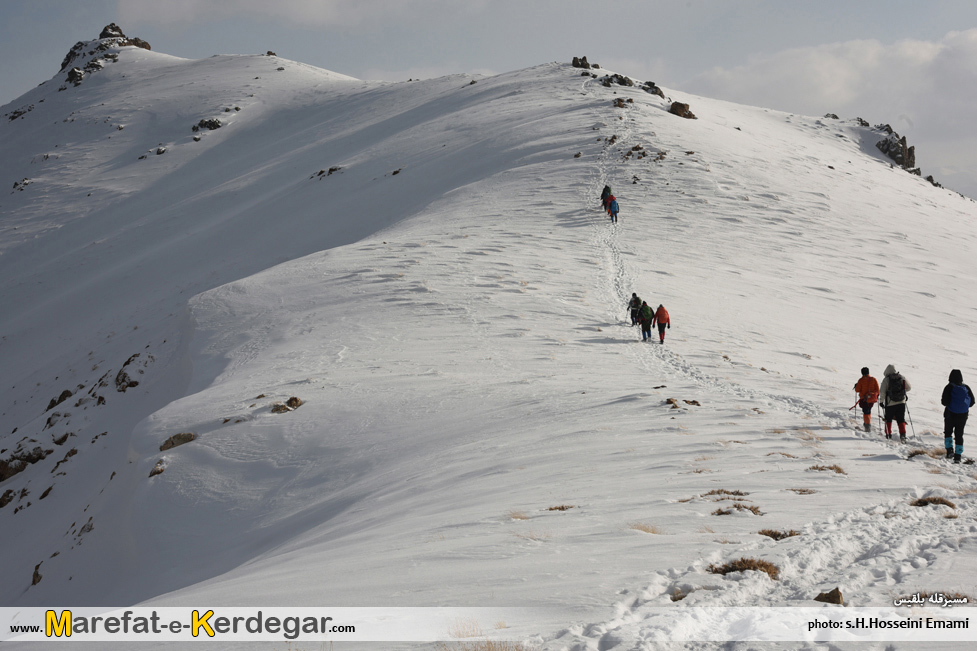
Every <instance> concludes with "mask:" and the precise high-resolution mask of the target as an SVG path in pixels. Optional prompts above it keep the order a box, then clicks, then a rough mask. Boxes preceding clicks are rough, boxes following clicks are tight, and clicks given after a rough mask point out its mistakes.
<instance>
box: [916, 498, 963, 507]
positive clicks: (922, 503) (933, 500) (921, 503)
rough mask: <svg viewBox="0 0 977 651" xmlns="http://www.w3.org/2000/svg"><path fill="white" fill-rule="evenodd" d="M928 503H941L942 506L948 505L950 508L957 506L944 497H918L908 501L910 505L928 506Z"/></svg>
mask: <svg viewBox="0 0 977 651" xmlns="http://www.w3.org/2000/svg"><path fill="white" fill-rule="evenodd" d="M930 504H942V505H943V506H949V507H950V508H951V509H955V508H957V505H956V504H954V503H953V502H951V501H950V500H948V499H946V498H945V497H920V498H919V499H915V500H913V501H912V502H910V503H909V505H910V506H929V505H930Z"/></svg>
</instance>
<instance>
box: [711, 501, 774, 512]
mask: <svg viewBox="0 0 977 651" xmlns="http://www.w3.org/2000/svg"><path fill="white" fill-rule="evenodd" d="M734 509H735V510H737V511H749V512H750V513H752V514H753V515H763V511H761V510H760V507H758V506H755V505H753V506H747V505H745V504H740V503H739V502H734V503H733V504H730V505H729V508H728V509H716V510H715V511H713V512H712V514H713V515H732V513H733V510H734Z"/></svg>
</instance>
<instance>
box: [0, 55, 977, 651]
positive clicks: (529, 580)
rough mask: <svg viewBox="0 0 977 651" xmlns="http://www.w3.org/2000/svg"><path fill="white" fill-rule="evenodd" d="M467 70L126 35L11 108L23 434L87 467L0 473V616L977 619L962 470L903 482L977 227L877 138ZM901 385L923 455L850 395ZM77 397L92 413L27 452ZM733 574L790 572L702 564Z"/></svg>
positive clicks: (955, 330) (916, 471)
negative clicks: (72, 608) (431, 613)
mask: <svg viewBox="0 0 977 651" xmlns="http://www.w3.org/2000/svg"><path fill="white" fill-rule="evenodd" d="M279 67H283V68H284V70H278V68H279ZM123 75H125V77H123ZM96 81H97V82H98V83H95V82H96ZM470 81H471V77H468V76H464V77H463V76H454V77H447V78H442V79H438V80H430V81H422V82H409V83H400V84H389V83H378V82H361V81H358V80H353V79H349V78H345V77H342V76H341V75H335V74H333V73H328V72H326V71H320V70H316V69H313V68H310V67H308V66H303V65H301V64H296V63H294V62H289V61H286V60H282V59H278V58H277V57H269V56H253V57H252V56H236V57H232V56H222V57H215V58H212V59H206V60H203V61H187V60H182V59H175V58H173V57H166V56H165V55H159V54H157V53H153V52H147V51H144V50H138V51H137V50H134V49H133V48H129V49H127V50H123V51H120V52H119V61H118V62H117V63H113V64H112V65H110V66H106V67H105V68H104V69H102V70H100V71H98V73H97V75H93V76H92V77H91V78H89V79H86V80H85V81H84V83H82V84H81V85H80V86H78V87H77V88H74V87H72V88H69V89H68V90H66V91H63V92H61V93H59V92H58V91H57V90H56V89H54V88H46V87H45V86H42V87H41V88H39V89H36V90H35V91H32V93H28V95H26V96H25V97H23V98H20V99H18V100H17V102H15V104H16V106H17V107H20V106H27V105H31V104H33V105H34V106H35V108H34V109H33V110H31V111H30V112H29V113H26V114H24V115H22V116H20V117H18V119H17V120H14V121H10V122H9V124H3V125H0V138H2V139H3V140H2V142H3V143H4V148H5V151H10V152H13V155H10V156H6V157H5V158H4V160H3V161H0V172H2V174H3V176H5V177H9V178H10V183H14V182H15V181H21V179H24V178H29V179H30V180H31V183H30V184H27V185H25V186H24V187H22V188H19V190H18V191H15V192H14V193H13V194H11V195H9V196H7V198H4V199H0V210H2V214H0V229H2V231H0V232H2V233H3V238H2V240H0V247H2V248H0V252H2V255H0V267H2V269H0V270H2V272H3V273H2V274H0V278H2V281H0V282H2V285H0V292H2V294H0V296H2V298H0V300H2V302H3V305H4V306H8V305H10V306H16V307H15V309H10V310H7V309H5V310H4V311H3V314H2V316H0V327H2V336H3V337H4V339H2V340H0V368H2V369H3V377H2V379H3V381H4V382H6V383H7V386H10V387H13V388H12V389H11V393H10V395H9V397H8V398H7V400H6V401H5V409H4V415H3V427H5V428H6V429H5V430H0V431H2V434H3V436H4V438H3V439H2V440H0V448H4V449H9V450H10V451H12V450H14V446H16V445H19V444H21V441H20V439H21V437H24V438H25V440H24V441H23V445H25V446H26V445H27V444H28V443H30V441H29V439H31V438H33V439H36V440H38V441H39V442H40V443H46V438H44V437H48V436H51V437H55V438H57V437H60V436H64V435H65V434H67V433H69V432H70V433H72V434H74V437H69V438H68V439H66V440H68V441H72V444H73V445H74V441H73V439H78V440H79V443H78V450H79V451H78V453H77V454H76V455H73V456H72V457H70V458H67V460H64V461H63V465H61V466H60V468H58V472H59V473H60V472H63V473H64V474H63V475H56V474H54V473H53V472H52V468H53V466H54V464H55V463H57V462H58V461H61V460H62V459H64V453H63V452H61V450H60V449H59V450H58V451H57V453H56V454H52V455H49V456H48V457H46V458H44V459H41V460H39V461H37V463H34V464H32V465H31V466H30V468H28V469H27V470H25V471H23V472H20V473H19V474H18V475H16V476H15V477H12V478H11V479H8V480H7V481H6V482H4V483H0V494H3V491H5V490H7V489H8V487H9V489H10V490H14V491H15V498H14V501H12V502H11V503H10V504H8V505H7V506H5V507H3V508H0V521H2V522H0V525H2V526H3V527H4V529H5V530H6V529H7V527H8V525H9V526H13V525H16V528H17V529H16V530H17V531H18V533H17V534H16V535H15V536H14V537H13V539H12V540H11V541H9V542H5V543H4V546H3V552H4V554H5V561H6V562H7V565H8V566H9V567H11V568H12V570H11V572H10V577H11V579H10V581H9V583H8V582H6V581H5V583H4V585H5V586H10V587H5V588H4V589H3V590H0V601H2V603H3V604H5V605H13V604H16V605H30V604H46V603H53V602H54V601H58V602H59V603H61V602H74V603H82V604H88V603H90V604H108V603H111V604H113V605H118V604H120V603H135V602H138V601H143V600H151V601H152V603H154V604H160V605H167V604H173V605H180V604H186V603H191V602H192V603H221V604H225V605H234V604H241V605H247V604H262V605H278V604H280V605H285V604H294V605H308V604H312V603H315V604H334V605H349V604H359V605H370V606H392V605H405V606H419V605H458V604H466V605H485V606H489V605H505V606H513V605H543V604H545V605H557V606H559V607H561V608H563V609H565V612H566V621H565V622H541V623H540V627H539V629H538V630H535V631H519V632H518V634H519V635H524V636H525V638H526V639H527V640H529V641H532V642H534V643H536V644H537V645H538V646H541V647H542V648H552V649H559V648H568V649H572V648H578V649H584V648H595V649H597V648H599V649H622V651H623V650H624V649H643V648H651V647H650V646H649V645H651V644H657V643H658V642H657V641H658V640H663V639H667V638H668V635H669V631H670V630H672V631H675V630H677V629H675V628H674V627H677V626H679V625H680V624H679V622H680V621H682V620H680V619H675V620H674V621H671V622H670V621H667V618H662V617H661V616H659V615H658V614H656V613H655V612H653V611H654V610H655V609H659V608H662V607H664V608H674V609H676V610H677V611H682V610H683V609H685V610H686V611H687V610H689V609H690V606H691V607H698V606H703V607H704V606H734V605H736V606H744V605H757V606H783V605H800V606H813V605H816V603H815V602H812V599H813V598H814V597H815V596H817V594H818V593H819V592H821V591H825V590H830V589H832V588H834V587H840V588H841V590H842V592H843V593H844V595H845V598H846V599H847V600H849V602H850V603H851V605H858V606H884V605H886V604H891V602H892V599H893V598H894V597H898V596H899V595H901V594H911V593H913V592H914V591H919V590H930V591H938V590H943V591H960V592H968V591H969V593H974V591H975V589H974V587H973V586H974V585H977V580H975V577H974V575H973V570H972V568H970V566H969V565H968V563H967V562H966V560H965V559H967V558H969V556H968V555H969V554H971V553H972V550H973V544H974V540H975V538H974V531H973V526H972V515H973V514H972V511H973V509H974V503H973V494H974V490H973V489H974V488H975V480H974V478H973V477H972V476H971V475H972V474H973V470H972V467H970V466H966V465H961V466H952V465H949V464H947V463H946V462H945V461H943V460H940V459H938V458H937V456H938V454H937V455H931V456H927V455H924V454H918V455H916V456H913V457H912V458H910V451H912V450H916V451H919V452H921V451H923V450H929V451H932V449H933V448H941V446H942V443H943V441H942V435H941V418H940V415H941V409H942V408H941V406H940V405H939V400H938V397H939V395H940V391H941V390H942V387H943V384H944V383H945V377H946V375H947V373H948V372H949V369H951V368H963V369H964V377H965V379H966V378H967V377H968V375H967V374H968V372H970V373H971V374H972V373H973V370H971V371H968V370H967V366H966V361H967V359H968V357H967V345H966V342H967V341H970V340H972V339H973V336H974V334H975V332H974V325H973V319H972V318H970V317H971V316H973V315H972V311H973V309H974V308H973V305H974V301H973V299H974V297H975V295H974V289H973V288H974V280H975V278H974V271H973V269H972V264H971V261H972V260H973V259H974V253H975V241H974V232H973V228H972V225H973V224H974V218H975V216H977V210H975V207H974V204H973V202H971V201H970V200H968V199H965V198H963V197H960V196H959V195H956V194H954V193H952V192H949V191H946V190H942V189H939V188H935V187H933V186H931V185H930V184H928V183H927V182H925V181H923V180H922V179H919V178H916V177H913V176H911V175H909V174H906V173H905V172H904V171H902V170H899V169H892V168H890V166H889V164H888V163H887V162H885V161H883V160H882V158H881V154H880V153H879V152H878V151H877V150H876V151H875V152H874V153H872V150H873V149H874V143H871V142H870V143H868V144H866V142H865V140H866V139H871V138H874V137H876V136H877V134H875V133H874V132H872V130H871V129H868V128H866V127H863V126H860V125H859V124H858V122H856V121H854V120H852V121H836V120H822V119H817V118H810V117H803V116H795V115H787V114H784V113H778V112H774V111H767V110H764V109H757V108H750V107H744V106H738V105H733V104H729V103H725V102H717V101H713V100H709V99H706V98H699V97H691V96H687V95H685V94H682V93H679V92H678V91H669V90H667V89H663V92H664V94H665V97H658V96H657V95H652V94H650V93H646V92H643V91H641V90H640V89H637V88H634V89H631V88H626V87H623V86H611V87H610V88H605V87H604V86H602V85H601V84H600V83H599V82H598V81H597V80H594V79H592V78H590V77H586V78H583V77H581V76H579V71H576V70H574V69H573V68H572V67H571V66H570V65H569V64H566V65H564V64H547V65H543V66H538V67H535V68H530V69H528V70H523V71H518V72H513V73H507V74H503V75H499V76H497V77H490V78H479V79H478V83H476V84H474V85H472V84H470V83H469V82H470ZM629 98H630V99H633V102H627V101H626V100H627V99H629ZM41 99H44V100H45V101H44V102H43V103H42V102H41V101H40V100H41ZM617 99H623V100H625V101H624V102H618V104H619V105H620V106H622V107H621V108H619V107H616V106H615V105H614V104H615V102H614V100H617ZM673 101H677V102H681V103H687V104H689V105H690V107H691V110H692V111H694V113H695V115H696V117H697V119H696V120H685V119H682V118H680V117H677V116H675V115H671V114H669V113H668V108H669V106H670V105H671V103H672V102H673ZM103 104H104V105H103ZM225 109H229V110H225ZM238 109H240V110H238ZM210 119H219V120H220V121H221V127H220V128H219V129H212V130H208V129H199V128H198V130H197V131H196V132H194V131H193V130H192V127H193V126H194V125H198V126H199V124H200V123H201V120H210ZM877 119H878V120H882V119H885V116H878V118H877ZM56 120H58V121H57V122H55V121H56ZM65 120H66V121H65ZM72 120H74V121H73V122H72ZM602 125H603V126H602ZM120 127H121V129H120ZM109 136H111V139H110V138H109ZM195 136H196V137H198V138H199V141H195V140H194V137H195ZM639 146H640V147H639ZM159 147H164V148H165V150H166V151H165V153H164V154H161V155H149V156H147V158H145V159H142V160H140V158H139V156H141V155H143V154H145V153H147V152H148V151H153V152H155V151H156V150H157V148H159ZM636 147H639V148H637V149H636ZM578 152H580V153H581V156H580V157H575V156H574V155H575V154H576V153H578ZM628 152H632V153H631V155H628ZM635 152H643V153H644V154H645V155H643V156H642V155H641V154H640V153H635ZM924 154H925V152H921V153H920V156H921V157H922V156H924ZM45 156H47V158H45ZM32 161H33V162H32ZM327 170H328V172H327ZM320 171H321V172H322V173H320ZM395 172H396V174H395ZM605 184H610V185H611V186H612V188H613V191H614V193H615V195H616V196H617V199H618V201H619V203H620V205H621V213H620V222H619V223H618V224H616V225H611V224H610V223H609V222H608V220H607V218H606V217H605V215H604V213H603V212H602V211H601V210H600V206H599V202H598V197H599V194H600V190H601V188H602V187H603V186H604V185H605ZM89 195H91V196H89ZM631 292H637V293H638V294H639V296H641V297H642V298H643V299H644V300H646V301H647V302H648V304H649V305H652V306H657V305H658V304H659V303H662V304H664V305H665V306H666V308H667V309H668V311H669V312H670V314H671V317H672V327H671V329H669V330H667V333H666V338H665V343H664V345H660V344H658V343H642V342H641V341H640V333H638V332H637V329H632V328H631V327H630V325H629V319H627V318H626V314H625V311H626V304H627V301H628V299H629V298H630V295H631ZM654 339H655V341H657V337H655V338H654ZM136 353H139V354H140V355H141V356H140V357H138V358H133V356H134V355H135V354H136ZM150 355H151V356H152V359H153V361H152V363H151V364H150V363H148V360H149V356H150ZM131 359H136V360H137V361H133V362H131V363H130V364H129V366H124V365H125V363H126V361H127V360H131ZM889 363H894V364H896V365H897V367H899V368H900V369H901V370H902V371H903V372H904V373H905V374H906V376H907V377H908V378H909V380H910V382H911V383H912V387H913V389H912V391H911V394H910V398H911V402H910V405H911V415H912V418H913V425H914V435H913V436H912V437H911V441H910V443H909V444H908V445H905V446H903V445H893V444H891V443H888V444H887V443H885V442H884V441H883V440H881V439H880V436H879V434H878V433H877V431H874V432H872V433H865V432H859V431H855V430H854V428H853V425H854V424H855V418H854V417H853V416H852V414H853V413H854V412H851V411H849V410H848V407H849V406H851V404H852V402H853V401H854V395H853V393H852V391H851V386H852V385H853V384H854V382H855V380H856V379H857V377H858V370H859V369H860V368H861V367H862V366H864V365H868V366H870V367H871V369H872V371H873V372H874V373H875V374H876V376H877V377H880V376H881V370H882V369H883V368H884V367H885V365H886V364H889ZM139 364H144V365H143V366H139ZM123 368H125V373H126V374H127V378H128V380H127V381H126V382H125V384H126V391H125V392H122V391H119V390H116V389H115V386H116V384H115V382H114V381H115V379H117V378H118V377H119V375H118V374H119V373H121V372H122V371H123ZM139 370H141V371H143V373H141V374H140V373H138V371H139ZM103 381H104V382H105V383H106V386H102V384H101V383H102V382H103ZM133 382H137V383H138V384H133ZM79 385H81V386H82V387H83V389H79V388H78V386H79ZM65 389H71V390H72V391H73V393H74V396H77V395H88V396H89V398H90V400H91V402H90V403H81V404H80V405H79V406H78V407H71V408H70V409H68V408H67V407H65V405H69V403H71V404H73V402H72V401H73V400H74V399H75V398H74V397H72V398H68V399H67V400H66V401H65V402H63V403H62V404H60V405H58V410H59V412H60V413H62V414H63V413H64V412H65V411H69V412H71V416H70V417H68V416H64V415H63V416H62V417H59V418H61V419H60V420H59V421H58V422H57V423H56V428H54V429H53V430H52V429H49V430H45V429H44V426H45V423H46V419H47V418H48V417H49V416H50V414H46V413H45V412H44V407H45V406H46V405H47V404H48V402H49V401H50V400H51V399H52V398H57V397H58V396H59V395H60V394H61V393H62V391H63V390H65ZM98 396H101V397H102V398H104V401H103V403H104V404H100V403H98V402H97V397H98ZM293 397H294V398H297V399H299V400H301V406H299V407H298V408H294V409H278V410H275V411H278V412H281V413H275V412H274V411H273V407H274V406H275V405H276V404H284V403H285V402H286V401H287V400H289V399H290V398H293ZM293 404H298V403H293ZM15 427H16V428H17V431H16V432H15V433H13V434H8V432H10V431H11V430H12V429H14V428H15ZM103 432H105V433H106V434H105V435H104V436H103V435H102V434H103ZM191 434H192V435H193V437H192V439H191V437H190V435H191ZM174 435H181V437H182V439H186V440H187V441H188V442H187V443H185V444H183V445H180V446H178V447H172V448H169V449H166V450H161V449H160V448H161V446H163V445H164V444H165V442H166V441H168V440H169V439H170V438H171V437H173V436H174ZM39 437H40V438H39ZM42 439H43V440H42ZM182 439H181V440H182ZM89 441H91V442H90V443H89ZM31 445H33V444H31ZM65 445H67V444H65ZM10 451H7V452H3V453H0V458H4V456H5V455H9V454H11V452H10ZM969 451H970V450H969V448H968V452H967V453H968V454H969ZM157 468H159V469H161V470H162V472H158V473H156V469H157ZM151 473H156V474H154V476H152V477H150V474H151ZM51 485H53V488H52V490H51V492H50V494H49V496H48V497H46V498H45V499H44V500H43V501H41V500H39V499H37V498H38V497H39V495H40V493H41V492H43V491H44V490H45V489H47V488H48V486H51ZM22 489H27V491H28V494H27V495H26V496H24V497H23V498H21V497H19V495H20V491H21V490H22ZM936 494H940V495H944V494H945V495H946V496H949V497H950V498H951V499H952V500H953V502H954V503H955V504H956V508H955V509H949V508H947V507H925V508H922V507H913V506H910V501H911V500H912V499H914V498H916V497H921V496H926V495H936ZM734 497H735V498H736V499H733V498H734ZM28 502H30V506H29V507H28V506H27V504H28ZM736 505H738V507H737V506H736ZM557 506H560V507H573V508H561V509H554V510H551V509H553V507H557ZM16 508H20V509H21V510H20V511H18V512H17V513H16V514H14V513H13V510H14V509H16ZM724 513H728V514H724ZM953 516H955V517H953ZM90 518H91V523H92V527H91V528H89V529H87V530H86V531H85V532H84V533H80V530H81V529H83V528H85V527H86V526H87V523H89V519H90ZM66 529H67V532H66ZM761 529H776V530H788V529H793V530H796V531H799V532H800V535H798V536H792V537H789V538H785V539H784V540H781V541H774V540H773V539H771V538H768V537H766V536H763V535H759V534H758V533H757V532H758V531H759V530H761ZM72 530H73V533H72ZM66 533H67V534H69V535H68V536H67V537H65V534H66ZM79 541H80V542H79ZM55 553H57V555H53V554H55ZM744 556H755V557H758V558H761V559H763V560H766V561H768V562H770V563H773V564H775V565H776V566H778V567H779V568H780V578H779V579H778V580H777V581H774V580H772V579H771V578H769V577H768V576H767V575H766V574H758V573H755V572H748V573H736V572H733V573H730V574H726V575H718V574H711V573H709V572H708V571H707V569H708V566H709V565H710V564H714V563H715V564H721V563H725V562H727V561H730V560H735V559H738V558H740V557H744ZM39 561H43V564H42V565H41V569H40V573H41V574H42V575H43V579H42V580H41V581H40V582H39V583H37V584H36V585H33V586H31V576H32V570H33V569H34V568H35V566H36V565H37V563H38V562H39ZM676 591H678V593H681V594H683V595H685V597H684V598H683V599H681V600H676V601H673V600H672V597H673V596H674V595H676V594H677V593H676ZM975 596H977V595H975ZM693 617H694V615H693ZM669 627H673V628H669ZM689 644H690V645H691V646H689V648H702V647H701V646H699V647H697V646H695V644H696V643H689Z"/></svg>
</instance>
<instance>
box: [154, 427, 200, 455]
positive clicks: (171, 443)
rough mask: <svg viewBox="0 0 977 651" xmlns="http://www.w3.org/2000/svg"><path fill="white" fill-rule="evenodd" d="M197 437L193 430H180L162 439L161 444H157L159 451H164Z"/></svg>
mask: <svg viewBox="0 0 977 651" xmlns="http://www.w3.org/2000/svg"><path fill="white" fill-rule="evenodd" d="M196 438H197V435H196V434H194V433H193V432H180V433H179V434H174V435H173V436H171V437H170V438H168V439H166V440H165V441H163V444H162V445H161V446H159V451H160V452H165V451H166V450H169V449H171V448H175V447H178V446H180V445H184V444H186V443H189V442H190V441H193V440H195V439H196Z"/></svg>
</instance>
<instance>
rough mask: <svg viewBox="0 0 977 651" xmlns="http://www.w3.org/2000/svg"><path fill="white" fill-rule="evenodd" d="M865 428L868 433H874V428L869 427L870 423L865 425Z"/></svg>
mask: <svg viewBox="0 0 977 651" xmlns="http://www.w3.org/2000/svg"><path fill="white" fill-rule="evenodd" d="M864 427H865V431H866V432H871V431H872V426H871V425H869V424H868V423H865V426H864Z"/></svg>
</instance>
